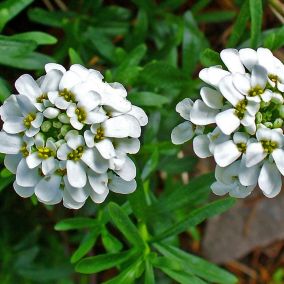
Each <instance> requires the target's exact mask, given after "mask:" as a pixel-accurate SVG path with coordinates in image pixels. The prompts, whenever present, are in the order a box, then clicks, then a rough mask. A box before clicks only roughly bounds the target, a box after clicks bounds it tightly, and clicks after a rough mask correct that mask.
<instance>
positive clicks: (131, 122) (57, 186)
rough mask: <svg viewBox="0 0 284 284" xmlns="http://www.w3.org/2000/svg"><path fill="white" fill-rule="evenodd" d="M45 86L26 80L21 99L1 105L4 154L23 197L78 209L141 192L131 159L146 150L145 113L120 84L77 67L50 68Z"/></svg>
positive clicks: (21, 85) (0, 136)
mask: <svg viewBox="0 0 284 284" xmlns="http://www.w3.org/2000/svg"><path fill="white" fill-rule="evenodd" d="M45 70H46V74H45V75H44V76H42V77H40V78H39V79H38V80H36V81H35V80H34V79H33V78H32V77H31V76H30V75H27V74H26V75H22V76H21V77H20V78H19V79H18V80H17V81H16V83H15V87H16V89H17V91H18V93H19V94H17V95H11V96H10V97H9V98H8V99H7V100H6V101H5V102H4V104H3V105H2V106H1V108H0V116H1V119H2V121H3V129H2V131H1V132H0V152H1V153H5V154H6V156H5V160H4V163H5V166H6V167H7V168H8V169H9V170H10V171H11V172H12V173H14V174H16V180H15V182H14V189H15V191H16V192H17V193H18V194H19V195H20V196H22V197H30V196H32V195H33V194H35V195H36V197H37V199H38V200H39V201H40V202H43V203H45V204H57V203H59V202H61V200H62V199H63V204H64V206H65V207H67V208H72V209H78V208H80V207H82V206H83V205H84V203H85V201H86V199H87V198H88V197H89V196H90V198H91V199H92V200H93V201H94V202H95V203H101V202H103V201H104V200H105V198H106V196H107V195H108V193H109V191H113V192H117V193H123V194H127V193H131V192H133V191H134V190H135V189H136V182H135V176H136V167H135V164H134V163H133V161H132V160H131V159H130V158H129V157H128V155H127V154H135V153H137V152H138V151H139V148H140V142H139V140H138V138H139V137H140V135H141V126H145V125H146V124H147V122H148V118H147V116H146V114H145V112H144V111H143V110H142V109H141V108H139V107H136V106H133V105H131V103H130V102H129V101H128V100H127V99H126V96H127V92H126V90H125V89H124V87H123V86H122V85H121V84H119V83H113V84H108V83H106V82H104V81H103V76H102V75H101V74H100V73H99V72H98V71H95V70H92V69H86V68H85V67H83V66H81V65H79V64H75V65H72V66H71V67H70V70H68V71H66V70H65V68H64V67H63V66H61V65H58V64H53V63H50V64H47V65H46V66H45Z"/></svg>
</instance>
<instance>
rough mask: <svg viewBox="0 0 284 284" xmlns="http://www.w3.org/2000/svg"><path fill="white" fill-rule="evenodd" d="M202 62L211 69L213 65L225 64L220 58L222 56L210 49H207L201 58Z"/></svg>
mask: <svg viewBox="0 0 284 284" xmlns="http://www.w3.org/2000/svg"><path fill="white" fill-rule="evenodd" d="M200 61H201V63H202V65H203V66H205V67H210V66H213V65H223V62H222V60H221V58H220V54H219V53H218V52H216V51H214V50H212V49H210V48H206V49H205V50H204V51H203V52H202V54H201V56H200Z"/></svg>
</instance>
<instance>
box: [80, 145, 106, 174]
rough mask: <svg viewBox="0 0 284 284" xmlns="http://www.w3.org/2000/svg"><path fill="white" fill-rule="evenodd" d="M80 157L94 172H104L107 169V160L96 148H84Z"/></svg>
mask: <svg viewBox="0 0 284 284" xmlns="http://www.w3.org/2000/svg"><path fill="white" fill-rule="evenodd" d="M81 159H82V161H84V163H85V164H86V165H87V166H89V167H90V168H91V169H92V170H93V171H95V172H96V173H99V174H101V173H105V172H106V171H107V169H108V165H109V164H108V160H106V159H104V158H103V157H102V156H101V154H100V153H99V151H98V150H97V149H96V148H92V149H85V150H84V153H83V156H82V158H81Z"/></svg>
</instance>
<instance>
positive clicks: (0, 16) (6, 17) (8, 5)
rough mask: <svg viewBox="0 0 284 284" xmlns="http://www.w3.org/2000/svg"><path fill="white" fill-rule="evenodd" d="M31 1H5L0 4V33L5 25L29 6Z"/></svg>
mask: <svg viewBox="0 0 284 284" xmlns="http://www.w3.org/2000/svg"><path fill="white" fill-rule="evenodd" d="M32 2H33V0H6V1H3V2H2V3H1V4H0V32H1V31H2V30H3V28H4V27H5V25H6V23H7V22H9V21H10V20H11V19H13V18H14V17H15V16H17V15H18V14H19V13H20V12H21V11H22V10H24V9H25V8H26V7H27V6H28V5H30V4H31V3H32Z"/></svg>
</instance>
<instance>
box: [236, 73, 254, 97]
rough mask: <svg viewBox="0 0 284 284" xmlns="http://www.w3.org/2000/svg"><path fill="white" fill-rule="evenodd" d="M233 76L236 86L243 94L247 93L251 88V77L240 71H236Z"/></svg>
mask: <svg viewBox="0 0 284 284" xmlns="http://www.w3.org/2000/svg"><path fill="white" fill-rule="evenodd" d="M232 76H233V84H234V87H235V88H236V89H237V90H238V91H239V92H240V93H242V94H243V95H247V94H248V92H249V90H250V89H251V85H250V78H249V77H248V76H247V75H245V74H240V73H234V74H232Z"/></svg>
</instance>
